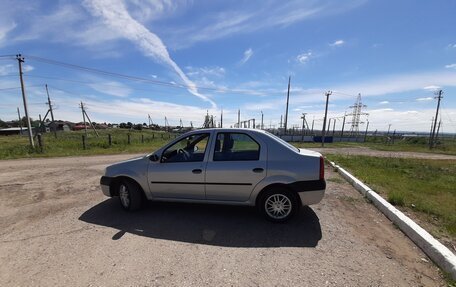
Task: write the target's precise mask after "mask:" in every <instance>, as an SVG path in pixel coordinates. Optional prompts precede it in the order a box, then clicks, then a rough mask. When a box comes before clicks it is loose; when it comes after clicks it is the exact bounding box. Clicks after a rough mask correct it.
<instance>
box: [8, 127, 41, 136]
mask: <svg viewBox="0 0 456 287" xmlns="http://www.w3.org/2000/svg"><path fill="white" fill-rule="evenodd" d="M27 131H28V129H27V128H22V131H21V128H6V129H0V135H2V136H10V135H20V134H23V135H25V134H27ZM32 131H33V132H34V131H35V129H34V128H32Z"/></svg>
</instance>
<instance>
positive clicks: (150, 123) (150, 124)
mask: <svg viewBox="0 0 456 287" xmlns="http://www.w3.org/2000/svg"><path fill="white" fill-rule="evenodd" d="M147 117H148V120H149V128H150V127H151V126H152V125H153V124H154V122H153V121H152V118H151V117H150V114H147Z"/></svg>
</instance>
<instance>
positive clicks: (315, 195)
mask: <svg viewBox="0 0 456 287" xmlns="http://www.w3.org/2000/svg"><path fill="white" fill-rule="evenodd" d="M298 194H299V197H300V198H301V203H302V205H311V204H317V203H319V202H320V201H321V200H322V199H323V197H324V196H325V190H324V189H323V190H312V191H302V192H298Z"/></svg>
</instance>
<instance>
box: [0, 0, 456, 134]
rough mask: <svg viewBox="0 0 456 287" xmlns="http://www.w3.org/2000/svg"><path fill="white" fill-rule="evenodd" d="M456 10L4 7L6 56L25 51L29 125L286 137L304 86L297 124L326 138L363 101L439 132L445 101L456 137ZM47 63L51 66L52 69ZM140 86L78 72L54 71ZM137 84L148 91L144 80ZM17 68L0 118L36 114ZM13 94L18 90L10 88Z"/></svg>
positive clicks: (151, 4) (293, 5)
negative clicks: (249, 130) (213, 125)
mask: <svg viewBox="0 0 456 287" xmlns="http://www.w3.org/2000/svg"><path fill="white" fill-rule="evenodd" d="M455 12H456V2H455V1H452V0H448V1H409V0H404V1H380V0H377V1H368V0H348V1H305V0H300V1H292V0H290V1H170V0H161V1H160V0H148V1H147V0H144V1H140V0H130V1H127V0H124V1H120V0H119V1H114V0H112V1H111V0H98V1H97V0H87V1H82V2H78V1H21V0H16V1H9V0H3V1H1V3H0V56H1V55H15V54H17V53H22V54H23V55H24V57H25V64H24V69H25V72H24V79H25V82H26V91H27V95H28V99H29V102H30V115H31V117H32V118H38V114H41V115H44V114H45V113H46V110H47V109H46V106H45V105H44V103H45V102H46V93H45V89H44V85H45V84H48V86H49V91H50V94H51V98H52V100H53V102H54V103H55V108H56V110H55V116H56V118H57V119H65V120H72V121H80V120H81V113H80V110H79V108H78V104H79V102H80V101H83V102H84V103H86V106H87V109H88V113H89V115H90V116H91V118H92V119H93V120H94V121H97V122H105V121H106V122H126V121H131V122H138V123H139V122H147V115H148V114H150V115H151V117H152V119H153V121H154V122H156V123H158V124H161V125H162V124H164V117H165V116H166V117H167V118H168V120H169V122H170V123H171V124H178V122H179V120H180V119H182V120H183V121H184V124H185V125H189V122H190V121H192V122H193V123H194V125H195V126H199V125H201V124H202V121H203V118H204V115H205V114H206V111H207V110H209V113H210V114H213V115H216V116H217V119H218V118H219V115H220V110H221V109H222V108H223V111H224V126H230V125H232V124H234V123H235V122H236V121H237V110H238V109H241V117H242V119H250V118H256V119H257V122H258V121H259V120H260V118H261V111H263V113H264V121H265V125H266V126H269V125H272V126H277V125H278V124H279V121H280V116H281V115H282V114H284V112H285V100H286V88H287V81H288V76H291V87H292V89H291V94H290V115H289V126H293V125H295V126H300V123H301V119H300V116H301V114H302V113H307V119H308V120H309V122H311V121H312V120H313V119H315V128H321V125H322V118H323V113H324V99H325V97H324V92H325V91H327V90H332V91H333V94H332V95H331V96H330V105H329V112H328V117H330V118H331V117H337V118H338V120H337V121H336V124H337V127H339V126H340V125H341V122H342V121H341V119H340V117H341V116H343V115H344V113H345V112H347V113H350V112H351V110H350V108H349V106H351V105H353V104H354V102H355V100H356V95H357V94H358V93H361V95H362V99H363V103H364V104H366V105H367V108H366V109H365V111H366V112H367V113H369V115H368V116H367V117H365V118H364V120H367V119H368V120H369V122H370V127H369V129H372V130H375V129H378V130H386V129H387V128H388V125H389V124H391V128H392V129H397V130H410V131H428V130H429V128H430V124H431V118H432V117H433V116H434V114H435V107H436V100H435V99H434V91H435V90H436V89H439V88H441V89H442V90H443V91H444V99H443V101H442V111H441V119H442V122H443V124H442V129H443V131H444V132H456V98H455V94H456V33H455V29H454V28H455V27H456V17H454V13H455ZM42 59H45V60H44V61H43V60H42ZM48 59H49V60H54V61H58V62H63V63H70V64H75V65H79V66H83V67H90V68H95V69H99V70H102V71H108V72H112V73H117V74H122V75H127V76H134V77H136V78H135V79H131V78H125V77H119V76H112V75H106V74H102V73H93V72H89V71H86V70H82V69H73V68H68V67H65V66H63V65H61V64H57V65H56V64H50V63H49V62H47V60H48ZM138 78H140V79H143V80H141V81H140V80H138ZM17 87H19V79H18V76H17V61H16V60H14V58H12V57H9V58H8V57H0V119H2V120H9V119H13V118H16V107H20V109H21V112H22V113H23V106H22V102H21V101H22V99H21V94H20V89H17ZM9 88H12V89H9Z"/></svg>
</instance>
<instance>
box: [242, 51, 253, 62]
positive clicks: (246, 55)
mask: <svg viewBox="0 0 456 287" xmlns="http://www.w3.org/2000/svg"><path fill="white" fill-rule="evenodd" d="M252 56H253V50H252V48H248V49H247V50H245V51H244V56H243V57H242V59H241V61H240V62H239V64H241V65H244V64H245V63H246V62H247V61H248V60H249V59H250V57H252Z"/></svg>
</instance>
